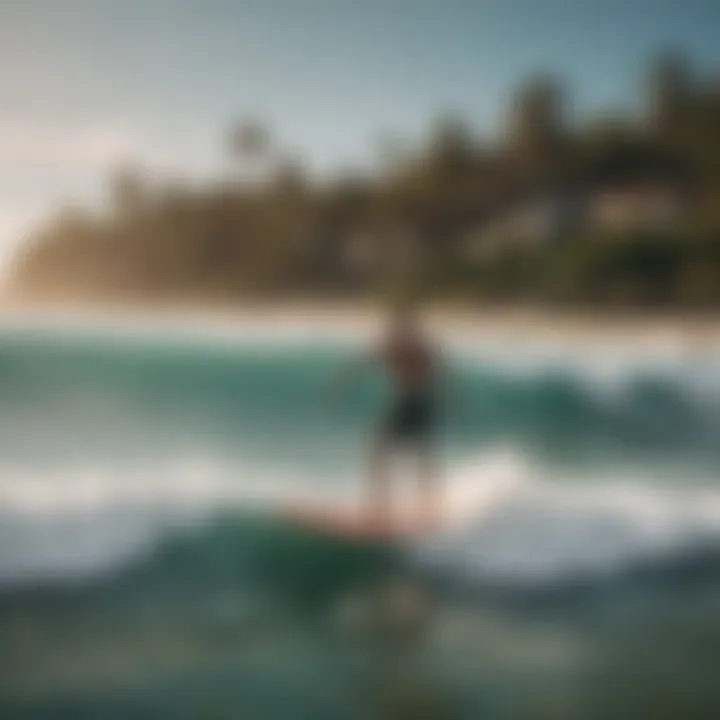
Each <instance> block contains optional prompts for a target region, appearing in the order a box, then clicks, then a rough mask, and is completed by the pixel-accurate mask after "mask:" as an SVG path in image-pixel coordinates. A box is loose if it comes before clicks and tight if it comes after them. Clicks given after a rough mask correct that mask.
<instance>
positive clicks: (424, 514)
mask: <svg viewBox="0 0 720 720" xmlns="http://www.w3.org/2000/svg"><path fill="white" fill-rule="evenodd" d="M417 463H418V468H417V473H418V475H417V477H418V489H419V511H420V518H421V520H422V522H423V524H428V525H430V526H432V525H435V524H437V523H438V522H439V521H440V518H441V517H442V512H443V507H442V505H443V502H442V494H441V489H440V478H439V472H438V463H437V458H436V456H435V452H434V450H433V447H432V445H431V443H430V442H428V441H427V440H424V441H423V442H421V443H420V444H419V445H418V448H417Z"/></svg>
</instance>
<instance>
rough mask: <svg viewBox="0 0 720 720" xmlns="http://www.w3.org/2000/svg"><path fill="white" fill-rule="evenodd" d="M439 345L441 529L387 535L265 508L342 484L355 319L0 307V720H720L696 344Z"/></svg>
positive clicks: (703, 409) (712, 429)
mask: <svg viewBox="0 0 720 720" xmlns="http://www.w3.org/2000/svg"><path fill="white" fill-rule="evenodd" d="M441 336H442V337H441V338H440V340H441V347H442V349H443V355H444V358H445V371H444V375H443V383H442V394H441V396H442V406H441V407H442V411H441V419H442V423H441V432H440V434H439V438H438V453H439V457H440V465H441V467H442V478H443V483H444V486H445V490H446V502H447V512H448V522H447V523H446V525H445V526H444V527H442V528H441V529H438V530H435V531H433V532H426V533H417V534H416V535H408V536H407V537H404V538H403V539H402V540H401V541H398V542H396V543H392V544H388V543H380V542H359V541H357V540H355V541H353V540H351V539H348V538H345V539H342V538H339V537H333V536H331V535H329V534H324V533H322V532H317V531H311V530H309V529H308V528H304V527H302V526H299V525H297V524H296V523H293V522H292V521H291V520H290V519H289V518H288V515H287V513H286V512H283V510H282V509H283V508H285V507H287V505H288V504H289V503H298V502H301V503H302V502H305V501H313V502H322V503H323V504H325V505H326V506H327V507H335V506H337V507H345V506H346V505H350V504H353V503H358V502H360V501H361V497H362V489H363V479H364V477H365V474H366V472H367V468H366V462H367V449H368V444H369V441H370V438H371V433H372V429H373V425H374V422H375V421H376V419H377V418H378V417H379V416H381V415H382V412H383V408H384V406H385V404H386V402H387V396H388V390H387V388H386V387H385V382H384V379H383V378H382V376H380V375H378V374H377V373H374V372H368V373H367V374H365V375H364V376H362V377H361V378H360V379H359V380H358V382H357V384H356V385H355V386H353V387H352V388H350V389H349V391H348V392H347V393H346V394H344V395H342V396H334V395H333V394H332V393H330V392H329V391H328V389H329V386H330V385H331V383H332V379H333V377H334V376H335V375H337V373H338V372H342V370H343V368H344V367H346V366H347V364H348V363H349V362H351V361H352V360H353V358H355V357H356V355H357V352H358V350H359V349H360V348H361V347H362V346H363V342H364V340H365V334H364V331H363V332H358V331H357V330H352V331H351V329H350V328H343V327H342V326H337V327H335V326H333V327H329V326H323V325H322V324H319V325H303V324H299V323H298V322H295V323H292V322H289V321H288V322H280V321H275V322H274V323H270V322H255V323H251V322H245V323H243V322H237V323H235V324H233V325H228V324H225V325H222V324H218V325H215V326H213V325H212V324H210V323H207V324H203V323H201V322H196V323H195V324H193V325H192V326H189V327H185V326H182V325H171V324H168V323H165V324H163V323H160V322H156V323H133V322H130V321H128V322H124V323H121V324H117V323H116V324H115V325H112V324H109V323H108V324H103V323H102V322H96V323H67V324H64V325H61V326H59V325H58V323H57V322H50V321H47V322H42V320H38V319H37V318H35V319H33V320H32V321H30V320H28V319H27V318H19V319H18V318H16V319H7V318H6V319H5V320H4V321H3V322H2V324H0V429H1V432H0V717H2V718H3V719H5V718H8V719H13V720H14V719H15V718H18V719H21V718H22V719H24V718H33V719H35V718H38V719H39V718H53V719H54V718H72V719H73V720H74V719H76V718H102V719H103V720H105V719H112V718H118V719H125V718H133V719H134V718H183V719H184V718H197V719H198V720H199V719H207V720H209V719H210V718H217V719H220V718H243V719H244V718H261V719H263V720H264V719H266V718H267V719H269V720H274V719H278V720H284V719H285V718H287V719H288V720H291V719H292V720H294V719H295V718H298V719H299V718H308V719H313V720H317V719H320V718H340V719H341V720H342V719H344V718H348V719H351V718H468V719H474V718H481V717H482V718H503V719H504V718H508V719H512V720H515V719H516V718H517V719H520V720H522V719H524V718H528V719H530V718H532V719H535V718H554V719H557V718H568V719H571V718H578V719H584V718H610V717H612V718H645V717H652V718H673V719H677V718H683V720H689V719H692V718H710V717H718V716H720V688H718V685H717V682H716V680H715V679H714V678H715V676H716V674H717V668H718V667H720V642H719V641H720V481H719V480H718V478H719V477H720V472H719V471H720V368H719V367H718V363H717V360H718V357H717V356H716V355H715V353H714V351H712V350H709V349H706V350H702V349H695V350H692V349H689V348H687V347H683V346H668V347H664V348H657V347H654V348H650V347H643V345H642V343H640V342H636V343H633V344H632V347H627V346H622V345H620V344H618V343H615V344H613V343H609V342H607V341H601V339H600V338H598V340H597V341H596V342H593V343H591V342H590V341H586V342H583V343H579V342H573V343H563V342H562V341H561V340H560V339H555V340H543V341H540V340H538V339H535V340H533V339H532V338H522V337H519V338H518V337H516V338H514V339H512V340H509V339H508V338H507V337H506V338H496V339H493V338H492V337H488V335H487V334H485V335H480V334H478V335H477V336H475V335H473V334H472V333H469V334H468V333H463V334H459V333H449V332H448V333H445V335H442V333H441ZM407 475H409V473H408V472H407V468H406V467H405V466H404V465H403V464H402V463H401V464H400V466H399V467H398V476H399V478H400V480H401V482H400V486H401V487H402V491H401V493H400V498H399V500H398V502H399V503H402V502H408V498H409V497H410V493H411V492H412V480H411V478H409V477H406V476H407Z"/></svg>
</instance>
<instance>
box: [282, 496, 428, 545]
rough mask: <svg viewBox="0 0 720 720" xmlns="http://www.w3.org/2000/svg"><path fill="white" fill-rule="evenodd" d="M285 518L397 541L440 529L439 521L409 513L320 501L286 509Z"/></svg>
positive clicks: (360, 537) (352, 535) (309, 525)
mask: <svg viewBox="0 0 720 720" xmlns="http://www.w3.org/2000/svg"><path fill="white" fill-rule="evenodd" d="M281 514H282V516H283V518H284V519H286V520H287V521H289V522H290V523H292V524H293V525H297V526H298V527H301V528H305V529H307V530H313V531H316V532H321V533H326V534H332V535H339V536H342V537H347V538H355V539H358V540H379V541H382V540H393V539H399V538H402V537H404V536H411V535H415V534H420V533H423V532H427V531H429V530H432V529H437V527H438V526H439V525H441V524H442V523H441V522H440V521H438V520H434V521H432V522H431V521H429V520H428V519H427V518H421V517H419V516H416V517H412V516H409V515H399V516H392V515H391V514H388V515H383V516H382V517H377V516H373V515H372V514H371V513H369V512H367V511H361V510H357V509H354V508H353V509H351V508H338V507H334V506H332V505H324V504H323V503H321V502H316V503H310V502H306V503H296V504H294V505H292V506H287V507H285V508H283V510H282V513H281Z"/></svg>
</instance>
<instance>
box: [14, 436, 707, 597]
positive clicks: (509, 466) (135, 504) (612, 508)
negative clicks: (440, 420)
mask: <svg viewBox="0 0 720 720" xmlns="http://www.w3.org/2000/svg"><path fill="white" fill-rule="evenodd" d="M235 473H236V469H235V468H233V469H232V470H230V469H227V468H226V469H225V471H224V472H223V471H221V469H220V468H218V467H213V466H206V467H203V466H201V465H197V466H196V467H195V469H194V471H192V472H191V471H190V469H189V468H188V467H185V468H184V470H183V472H180V471H178V469H177V468H176V471H175V472H170V470H169V469H168V468H166V471H165V473H164V474H160V473H156V474H155V475H154V481H153V482H149V481H148V480H149V478H148V475H147V474H145V475H143V474H141V473H137V474H136V475H134V476H133V475H131V474H125V475H122V476H116V477H115V478H114V481H113V482H108V481H107V479H106V480H105V482H104V484H103V483H102V482H100V481H98V476H97V475H93V474H88V475H86V476H84V479H83V477H80V478H76V484H75V486H74V487H70V486H69V485H68V484H67V483H66V484H65V487H64V488H63V489H62V491H61V490H59V489H58V490H57V491H56V493H55V495H52V498H53V500H52V501H51V500H50V496H44V497H43V496H42V494H41V493H39V491H38V489H37V486H36V488H35V489H34V490H33V491H28V490H27V487H29V486H30V485H31V484H32V481H30V482H26V483H9V484H6V485H5V486H4V491H3V493H0V502H1V503H2V513H1V514H0V537H1V538H2V540H3V542H2V543H0V547H2V548H3V549H2V550H0V581H2V582H3V583H4V584H6V585H16V586H17V585H23V584H36V583H37V582H58V581H61V582H68V581H72V582H78V581H82V582H88V581H91V580H92V579H93V578H96V577H104V578H107V577H109V578H114V577H119V576H121V575H122V574H123V573H126V572H130V571H138V572H139V570H140V569H143V568H144V571H143V572H142V575H143V576H144V577H145V576H147V577H150V576H152V575H153V573H157V574H158V575H159V576H160V577H162V576H164V575H165V574H166V573H167V568H166V565H167V562H168V561H167V557H169V556H172V558H173V559H172V563H171V564H172V566H173V567H174V568H184V571H183V573H184V574H183V573H181V574H180V576H181V577H184V578H185V579H186V580H187V581H188V582H190V583H191V584H192V582H195V581H194V580H192V578H193V577H194V574H196V573H198V572H207V571H209V569H210V570H211V569H212V568H213V567H215V564H214V563H216V561H217V558H219V557H223V558H226V563H227V564H228V566H229V567H232V568H234V570H233V572H234V575H233V577H234V582H251V580H249V579H248V577H247V575H246V573H245V570H247V568H248V567H252V568H253V573H254V575H253V578H254V579H253V580H252V582H254V581H255V580H257V579H258V578H260V579H264V580H263V581H267V579H268V577H269V576H270V575H272V574H273V573H274V574H275V575H276V576H277V577H279V576H282V575H283V572H285V574H286V575H289V576H290V577H291V578H295V580H294V582H295V581H296V582H298V583H300V584H303V583H305V584H307V585H313V584H314V585H317V586H318V587H326V586H327V585H328V584H330V585H332V583H333V578H337V577H339V576H340V575H339V574H342V576H343V577H344V578H345V579H348V578H347V576H346V575H345V571H344V570H340V569H338V568H337V567H336V565H339V566H343V562H344V561H343V558H344V557H345V555H344V554H343V553H348V552H351V551H352V552H356V550H357V548H353V547H352V546H353V545H354V544H353V543H348V542H341V541H340V540H339V539H338V538H333V537H330V536H326V537H321V536H320V535H319V534H318V533H307V532H304V531H302V530H300V529H299V528H297V527H293V525H292V524H291V523H289V522H287V521H286V520H284V519H283V514H282V513H281V512H278V508H279V507H281V506H282V505H284V504H285V505H286V504H287V503H288V502H289V501H291V500H292V501H294V502H297V501H300V502H302V498H305V499H308V498H313V499H315V500H316V501H317V500H318V499H320V500H321V501H322V502H324V503H325V504H326V505H327V506H328V507H335V506H337V507H341V506H342V507H347V506H348V505H350V504H352V503H354V502H356V501H357V488H356V487H354V486H352V485H350V484H348V485H328V486H324V487H323V486H318V487H316V488H315V489H310V490H309V489H308V485H307V483H306V482H305V481H304V480H303V479H302V478H294V480H295V481H296V482H288V480H287V476H285V477H284V478H283V477H279V476H278V477H275V478H274V479H273V478H272V477H271V476H269V475H268V477H267V478H266V479H265V482H262V483H258V482H252V483H248V482H247V481H246V482H243V481H242V480H241V479H239V478H238V476H237V475H236V474H235ZM133 478H134V480H133ZM253 479H254V480H257V477H254V478H253ZM35 482H36V483H37V480H36V481H35ZM0 487H2V486H0ZM50 487H54V486H52V485H50V484H47V485H46V488H50ZM447 487H448V489H447V493H446V498H445V517H446V524H445V526H444V529H442V530H440V531H437V532H434V533H426V534H420V535H417V536H412V537H407V538H405V540H404V541H403V542H402V543H400V544H398V545H395V546H394V547H392V548H386V550H388V549H389V550H391V551H392V555H393V557H394V558H395V561H396V562H399V563H400V564H401V565H402V566H404V567H406V568H413V569H414V570H413V571H414V572H418V573H420V574H421V575H423V574H427V576H428V577H442V578H444V579H445V580H447V581H449V582H451V583H455V584H456V585H458V586H461V585H462V586H465V587H471V586H477V587H480V588H482V587H488V586H497V587H505V588H519V589H523V588H533V587H546V586H548V585H554V586H561V585H563V584H572V583H574V582H577V580H578V578H584V579H586V580H591V581H592V582H593V583H603V582H610V581H613V580H616V579H617V578H619V577H622V576H625V575H627V573H629V572H633V571H635V570H637V569H641V568H643V567H658V566H663V564H664V563H668V564H670V565H672V566H673V567H676V566H677V563H678V559H680V560H681V561H683V562H684V559H686V558H687V559H688V562H690V559H692V562H694V563H696V562H697V558H696V556H695V553H696V552H702V554H703V556H704V557H705V556H708V554H709V553H710V554H714V553H717V552H718V551H720V490H719V489H718V488H717V487H713V486H712V485H707V484H701V483H696V484H695V485H691V484H690V482H689V481H688V483H687V484H685V485H684V486H681V485H678V484H677V483H674V484H666V483H662V482H658V480H657V478H654V477H649V476H646V477H643V476H639V475H636V476H631V475H629V474H627V473H626V474H625V475H621V474H617V473H614V474H613V475H612V476H610V477H608V476H598V475H594V476H592V475H591V476H588V475H587V474H585V475H583V476H579V475H576V476H573V477H569V476H565V477H558V476H557V475H555V474H554V473H553V472H552V471H551V469H549V468H544V469H543V468H542V466H538V465H537V464H535V463H534V462H533V461H532V458H531V457H530V456H528V455H524V454H522V453H520V452H519V451H517V450H513V449H506V450H502V451H497V452H495V453H493V454H488V455H485V456H483V457H480V458H478V459H477V460H476V461H474V462H467V461H463V462H458V463H456V464H455V465H454V466H453V468H452V469H451V471H450V472H449V475H448V486H447ZM21 488H26V489H25V490H22V489H21ZM33 492H34V493H37V494H36V495H33ZM40 497H42V498H43V499H42V500H41V501H39V502H38V498H40ZM28 500H30V502H28ZM55 501H57V502H55ZM13 503H14V504H13ZM61 503H64V504H61ZM349 548H350V549H349ZM366 549H367V548H365V550H366ZM365 550H363V551H362V552H359V555H358V556H359V557H360V558H364V557H365V554H364V553H365ZM168 553H169V554H170V555H168ZM323 557H325V558H327V557H331V558H332V562H329V561H327V560H323ZM162 558H165V560H163V559H162ZM336 561H337V562H336ZM354 562H355V561H353V562H350V563H349V567H351V568H352V567H355V565H354V564H353V563H354ZM264 566H265V571H264V572H263V567H264ZM331 568H332V569H331ZM293 572H295V573H299V575H297V574H296V575H293ZM303 573H305V580H303V577H302V575H303ZM277 577H276V579H277ZM307 578H312V582H310V581H307ZM286 579H287V578H286ZM191 580H192V582H191Z"/></svg>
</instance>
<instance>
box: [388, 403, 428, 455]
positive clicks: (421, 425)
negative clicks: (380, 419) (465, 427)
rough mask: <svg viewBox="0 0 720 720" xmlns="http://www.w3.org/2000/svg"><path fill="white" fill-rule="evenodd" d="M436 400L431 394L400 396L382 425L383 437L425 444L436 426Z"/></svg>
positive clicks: (394, 440) (390, 439)
mask: <svg viewBox="0 0 720 720" xmlns="http://www.w3.org/2000/svg"><path fill="white" fill-rule="evenodd" d="M435 414H436V413H435V402H434V399H433V398H432V397H431V396H430V395H429V394H419V393H418V394H416V395H415V394H413V395H403V396H401V397H398V398H397V399H396V400H395V401H394V402H393V405H392V406H391V408H390V412H389V413H388V416H387V418H386V420H385V423H384V424H383V427H382V437H383V438H385V439H387V440H389V441H391V442H398V443H403V444H405V443H409V444H416V443H417V444H424V443H427V442H428V441H429V440H430V436H431V435H432V432H433V429H434V427H435Z"/></svg>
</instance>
